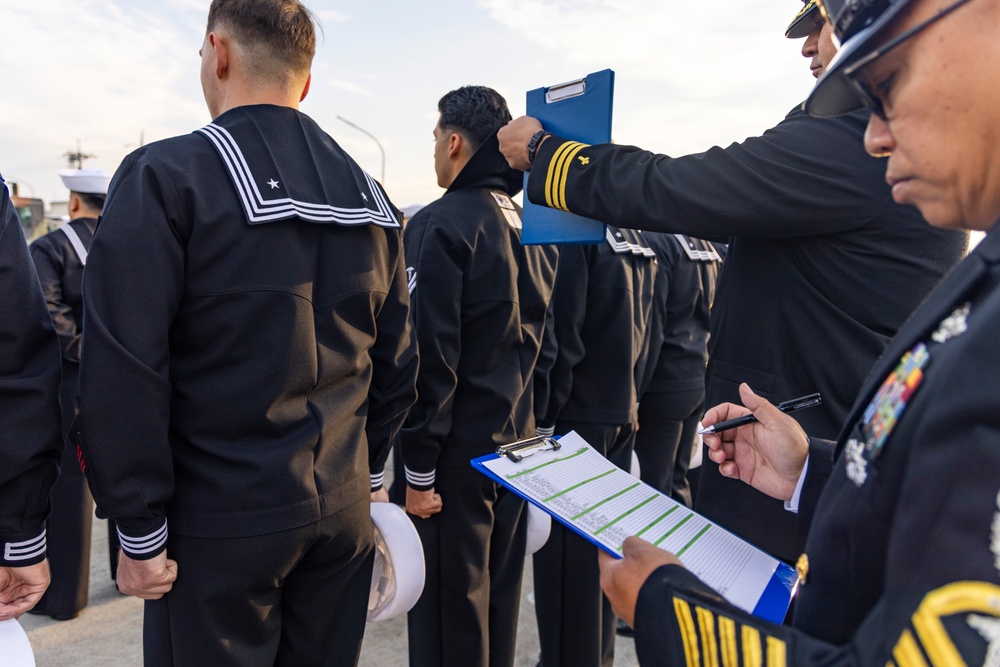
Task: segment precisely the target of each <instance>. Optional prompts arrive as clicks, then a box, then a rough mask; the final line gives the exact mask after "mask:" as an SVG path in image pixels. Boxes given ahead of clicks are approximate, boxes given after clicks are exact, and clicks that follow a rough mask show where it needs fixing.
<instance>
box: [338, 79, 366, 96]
mask: <svg viewBox="0 0 1000 667" xmlns="http://www.w3.org/2000/svg"><path fill="white" fill-rule="evenodd" d="M327 83H328V84H330V85H331V86H333V87H334V88H337V89H339V90H343V91H345V92H348V93H354V94H355V95H363V96H364V97H372V96H373V95H374V93H373V92H372V91H371V90H369V89H368V88H365V87H364V86H361V85H358V84H356V83H351V82H350V81H344V80H342V79H329V80H327Z"/></svg>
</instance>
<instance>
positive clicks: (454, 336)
mask: <svg viewBox="0 0 1000 667" xmlns="http://www.w3.org/2000/svg"><path fill="white" fill-rule="evenodd" d="M448 230H449V226H448V225H443V224H439V221H437V220H435V219H434V217H433V215H432V214H430V213H428V214H426V215H423V216H421V215H420V214H419V213H418V214H417V215H416V216H414V219H413V220H411V221H410V223H409V225H408V226H407V230H406V233H405V236H404V245H405V249H406V264H407V267H408V270H409V271H411V272H412V273H413V280H414V286H413V290H412V291H411V293H410V302H411V305H412V314H413V330H414V335H415V336H416V339H417V349H418V351H419V355H420V373H419V375H418V377H417V397H418V398H417V403H416V405H415V406H414V407H413V409H412V410H411V411H410V415H409V418H408V421H407V424H406V426H405V427H404V429H403V431H402V434H401V436H400V441H401V443H402V454H403V462H404V464H405V466H406V481H407V483H408V484H409V485H410V486H411V487H413V488H414V489H418V490H427V489H430V488H432V487H433V486H434V480H435V474H436V469H437V462H438V458H439V457H440V455H441V450H442V449H443V448H444V445H445V441H446V439H447V438H448V434H449V433H450V432H451V429H452V411H453V409H454V404H455V389H456V387H457V386H458V364H459V359H460V357H461V352H462V349H461V348H462V314H461V308H462V285H463V275H464V273H465V265H466V261H467V256H466V255H465V254H463V250H464V249H465V248H464V247H463V246H462V244H460V243H455V242H453V240H452V239H451V238H450V236H449V234H448Z"/></svg>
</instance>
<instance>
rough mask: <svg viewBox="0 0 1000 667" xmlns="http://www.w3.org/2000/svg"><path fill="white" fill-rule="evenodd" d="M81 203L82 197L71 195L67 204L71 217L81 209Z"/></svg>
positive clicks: (67, 210)
mask: <svg viewBox="0 0 1000 667" xmlns="http://www.w3.org/2000/svg"><path fill="white" fill-rule="evenodd" d="M80 205H81V202H80V198H79V197H77V196H76V195H70V198H69V203H68V204H67V205H66V212H67V213H69V217H70V218H71V219H72V217H73V214H74V213H76V212H77V211H79V210H80Z"/></svg>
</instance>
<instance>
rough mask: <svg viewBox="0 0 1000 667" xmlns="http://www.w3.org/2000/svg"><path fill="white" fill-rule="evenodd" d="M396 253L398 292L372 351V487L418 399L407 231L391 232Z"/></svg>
mask: <svg viewBox="0 0 1000 667" xmlns="http://www.w3.org/2000/svg"><path fill="white" fill-rule="evenodd" d="M387 234H388V235H389V241H390V244H391V245H392V246H393V249H394V252H395V255H396V257H397V258H398V260H397V262H396V272H395V276H394V278H393V282H392V291H391V292H390V293H389V294H387V295H386V299H385V302H384V303H383V304H382V308H381V310H379V313H378V335H377V336H376V338H375V345H374V346H373V347H372V349H371V350H369V355H370V356H371V360H372V383H371V387H370V389H369V390H368V421H367V425H366V427H365V428H366V431H367V435H368V462H369V463H368V465H369V472H370V476H371V488H372V491H377V490H378V489H379V488H381V487H382V482H383V478H384V476H385V472H384V471H385V462H386V459H388V457H389V451H390V449H391V448H392V445H393V443H394V442H395V441H396V438H397V437H398V435H399V429H400V427H401V426H402V425H403V420H404V419H405V418H406V413H407V410H409V408H410V406H411V405H413V402H414V400H415V399H416V380H417V341H416V339H415V338H414V337H413V332H412V329H411V327H410V322H409V311H410V297H409V293H408V289H407V279H406V264H405V261H404V257H403V251H402V243H401V235H400V234H399V233H398V232H387Z"/></svg>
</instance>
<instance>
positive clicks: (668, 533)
mask: <svg viewBox="0 0 1000 667" xmlns="http://www.w3.org/2000/svg"><path fill="white" fill-rule="evenodd" d="M693 518H694V512H692V513H691V514H688V515H687V516H686V517H684V518H683V519H681V521H680V523H678V524H677V525H676V526H674V527H673V528H671V529H670V530H668V531H667V534H666V535H664V536H663V537H661V538H660V539H658V540H656V541H655V542H653V545H654V546H657V547H658V546H660V544H662V543H663V540H665V539H667V538H668V537H670V536H671V535H673V534H674V533H676V532H677V531H678V530H680V528H681V526H683V525H684V524H686V523H687V522H688V521H690V520H691V519H693Z"/></svg>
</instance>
